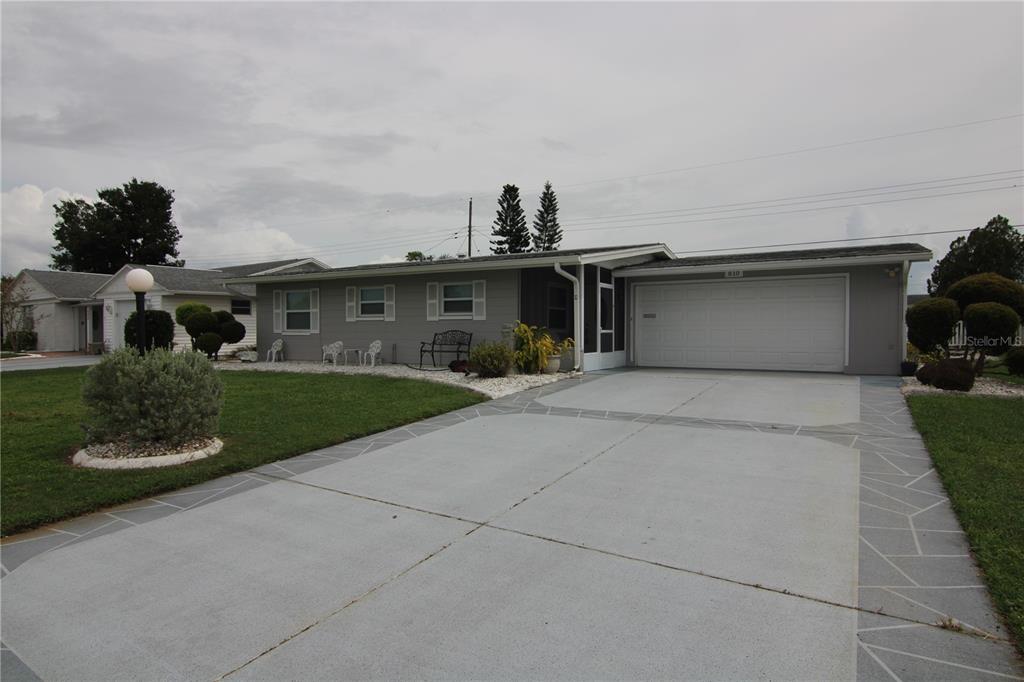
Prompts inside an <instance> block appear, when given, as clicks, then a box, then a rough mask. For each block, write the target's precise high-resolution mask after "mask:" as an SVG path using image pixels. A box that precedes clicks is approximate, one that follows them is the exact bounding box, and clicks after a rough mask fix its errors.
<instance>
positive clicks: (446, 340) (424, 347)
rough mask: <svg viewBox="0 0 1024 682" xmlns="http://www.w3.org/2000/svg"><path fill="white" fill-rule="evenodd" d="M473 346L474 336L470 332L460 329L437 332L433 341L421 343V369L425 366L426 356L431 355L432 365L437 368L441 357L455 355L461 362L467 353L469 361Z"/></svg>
mask: <svg viewBox="0 0 1024 682" xmlns="http://www.w3.org/2000/svg"><path fill="white" fill-rule="evenodd" d="M471 345H473V334H472V333H470V332H464V331H460V330H458V329H449V330H448V331H444V332H437V333H436V334H434V338H433V340H431V341H421V342H420V367H422V366H423V356H424V355H430V363H431V364H432V365H433V366H434V367H437V357H438V356H439V355H444V354H448V355H454V356H455V359H456V360H461V359H462V354H463V353H465V354H466V358H467V359H468V358H469V348H470V346H471Z"/></svg>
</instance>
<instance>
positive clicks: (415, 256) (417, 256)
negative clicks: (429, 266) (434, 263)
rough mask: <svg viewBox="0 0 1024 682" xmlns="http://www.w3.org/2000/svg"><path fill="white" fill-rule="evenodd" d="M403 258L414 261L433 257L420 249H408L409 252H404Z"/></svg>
mask: <svg viewBox="0 0 1024 682" xmlns="http://www.w3.org/2000/svg"><path fill="white" fill-rule="evenodd" d="M405 260H407V261H409V262H411V263H416V262H420V261H427V260H434V257H433V256H428V255H426V254H425V253H423V252H422V251H410V252H409V253H407V254H405Z"/></svg>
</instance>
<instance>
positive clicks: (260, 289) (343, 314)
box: [226, 244, 932, 374]
mask: <svg viewBox="0 0 1024 682" xmlns="http://www.w3.org/2000/svg"><path fill="white" fill-rule="evenodd" d="M931 256H932V254H931V252H930V251H929V250H928V249H926V248H925V247H923V246H920V245H919V244H885V245H877V246H860V247H842V248H830V249H810V250H801V251H774V252H764V253H748V254H730V255H727V256H700V257H691V258H676V257H675V255H674V254H673V253H672V251H670V250H669V249H668V247H666V246H665V245H664V244H639V245H632V246H612V247H604V248H588V249H568V250H564V251H548V252H539V253H525V254H514V255H504V256H483V257H474V258H460V259H450V260H441V261H427V262H412V263H410V262H404V263H384V264H372V265H360V266H354V267H344V268H333V269H328V270H322V271H317V272H301V273H287V272H279V273H263V274H254V275H249V276H245V277H238V278H233V279H227V280H226V284H228V285H229V286H236V285H243V284H249V285H252V284H255V286H256V309H257V310H256V312H257V315H256V317H257V320H258V322H257V324H258V334H257V337H258V340H259V341H258V343H259V349H260V352H261V354H265V353H266V351H267V348H268V347H269V346H270V344H271V343H272V342H273V341H274V340H276V339H282V340H283V341H284V345H285V350H284V353H285V358H286V359H291V360H314V361H315V360H320V358H321V348H322V346H324V345H327V344H328V343H332V342H334V341H343V342H344V343H345V345H346V346H347V347H355V348H360V347H361V348H366V347H367V346H368V345H369V343H370V342H371V341H373V340H375V339H380V340H381V341H382V342H383V345H384V356H385V359H388V360H390V361H392V362H403V363H418V362H419V347H420V342H421V341H429V340H430V338H431V337H432V335H433V334H434V333H435V332H439V331H444V330H447V329H460V330H464V331H468V332H472V333H473V341H474V343H476V342H477V341H480V340H484V339H490V340H497V339H500V338H502V336H503V331H504V330H506V329H507V327H508V326H509V325H510V324H512V323H513V322H514V321H515V320H522V321H524V322H527V323H529V324H536V325H541V326H545V327H547V328H548V329H550V330H552V332H553V333H554V334H556V335H558V336H561V337H565V336H570V337H572V338H574V339H576V340H577V341H578V344H577V352H576V354H575V357H574V359H573V360H574V364H575V365H576V366H577V367H579V368H581V369H583V370H596V369H604V368H610V367H622V366H640V367H687V368H716V369H765V370H795V371H813V372H847V373H851V374H896V373H897V372H898V371H899V363H900V361H901V360H902V359H903V358H904V355H905V349H906V342H905V327H904V324H903V314H904V310H905V307H906V300H907V294H906V291H907V275H908V273H909V270H910V263H911V262H915V261H923V260H929V259H930V258H931Z"/></svg>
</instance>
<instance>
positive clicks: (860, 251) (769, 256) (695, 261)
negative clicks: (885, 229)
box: [623, 243, 931, 273]
mask: <svg viewBox="0 0 1024 682" xmlns="http://www.w3.org/2000/svg"><path fill="white" fill-rule="evenodd" d="M930 253H931V251H930V250H929V249H927V248H925V247H924V246H921V245H920V244H912V243H905V244H870V245H866V246H840V247H835V248H828V249H800V250H795V251H758V252H756V253H728V254H719V255H714V256H686V257H683V258H673V259H670V260H663V261H654V262H652V263H644V264H642V265H634V266H631V267H627V268H623V272H626V273H628V272H629V271H630V270H639V269H641V268H642V269H644V270H646V269H650V268H685V267H697V266H706V265H732V264H734V263H765V262H776V261H808V260H829V259H832V258H856V257H858V256H883V255H884V256H889V255H892V256H901V255H907V256H909V255H916V254H930Z"/></svg>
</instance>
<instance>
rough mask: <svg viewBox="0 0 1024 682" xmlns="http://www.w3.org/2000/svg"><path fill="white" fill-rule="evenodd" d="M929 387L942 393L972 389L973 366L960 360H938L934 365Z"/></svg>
mask: <svg viewBox="0 0 1024 682" xmlns="http://www.w3.org/2000/svg"><path fill="white" fill-rule="evenodd" d="M931 385H932V386H934V387H935V388H941V389H942V390H944V391H965V392H966V391H969V390H971V388H973V387H974V366H973V365H972V364H971V363H970V362H969V361H967V360H963V359H960V358H955V359H954V358H947V359H945V360H939V361H938V362H936V363H935V365H934V374H933V376H932V377H931Z"/></svg>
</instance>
